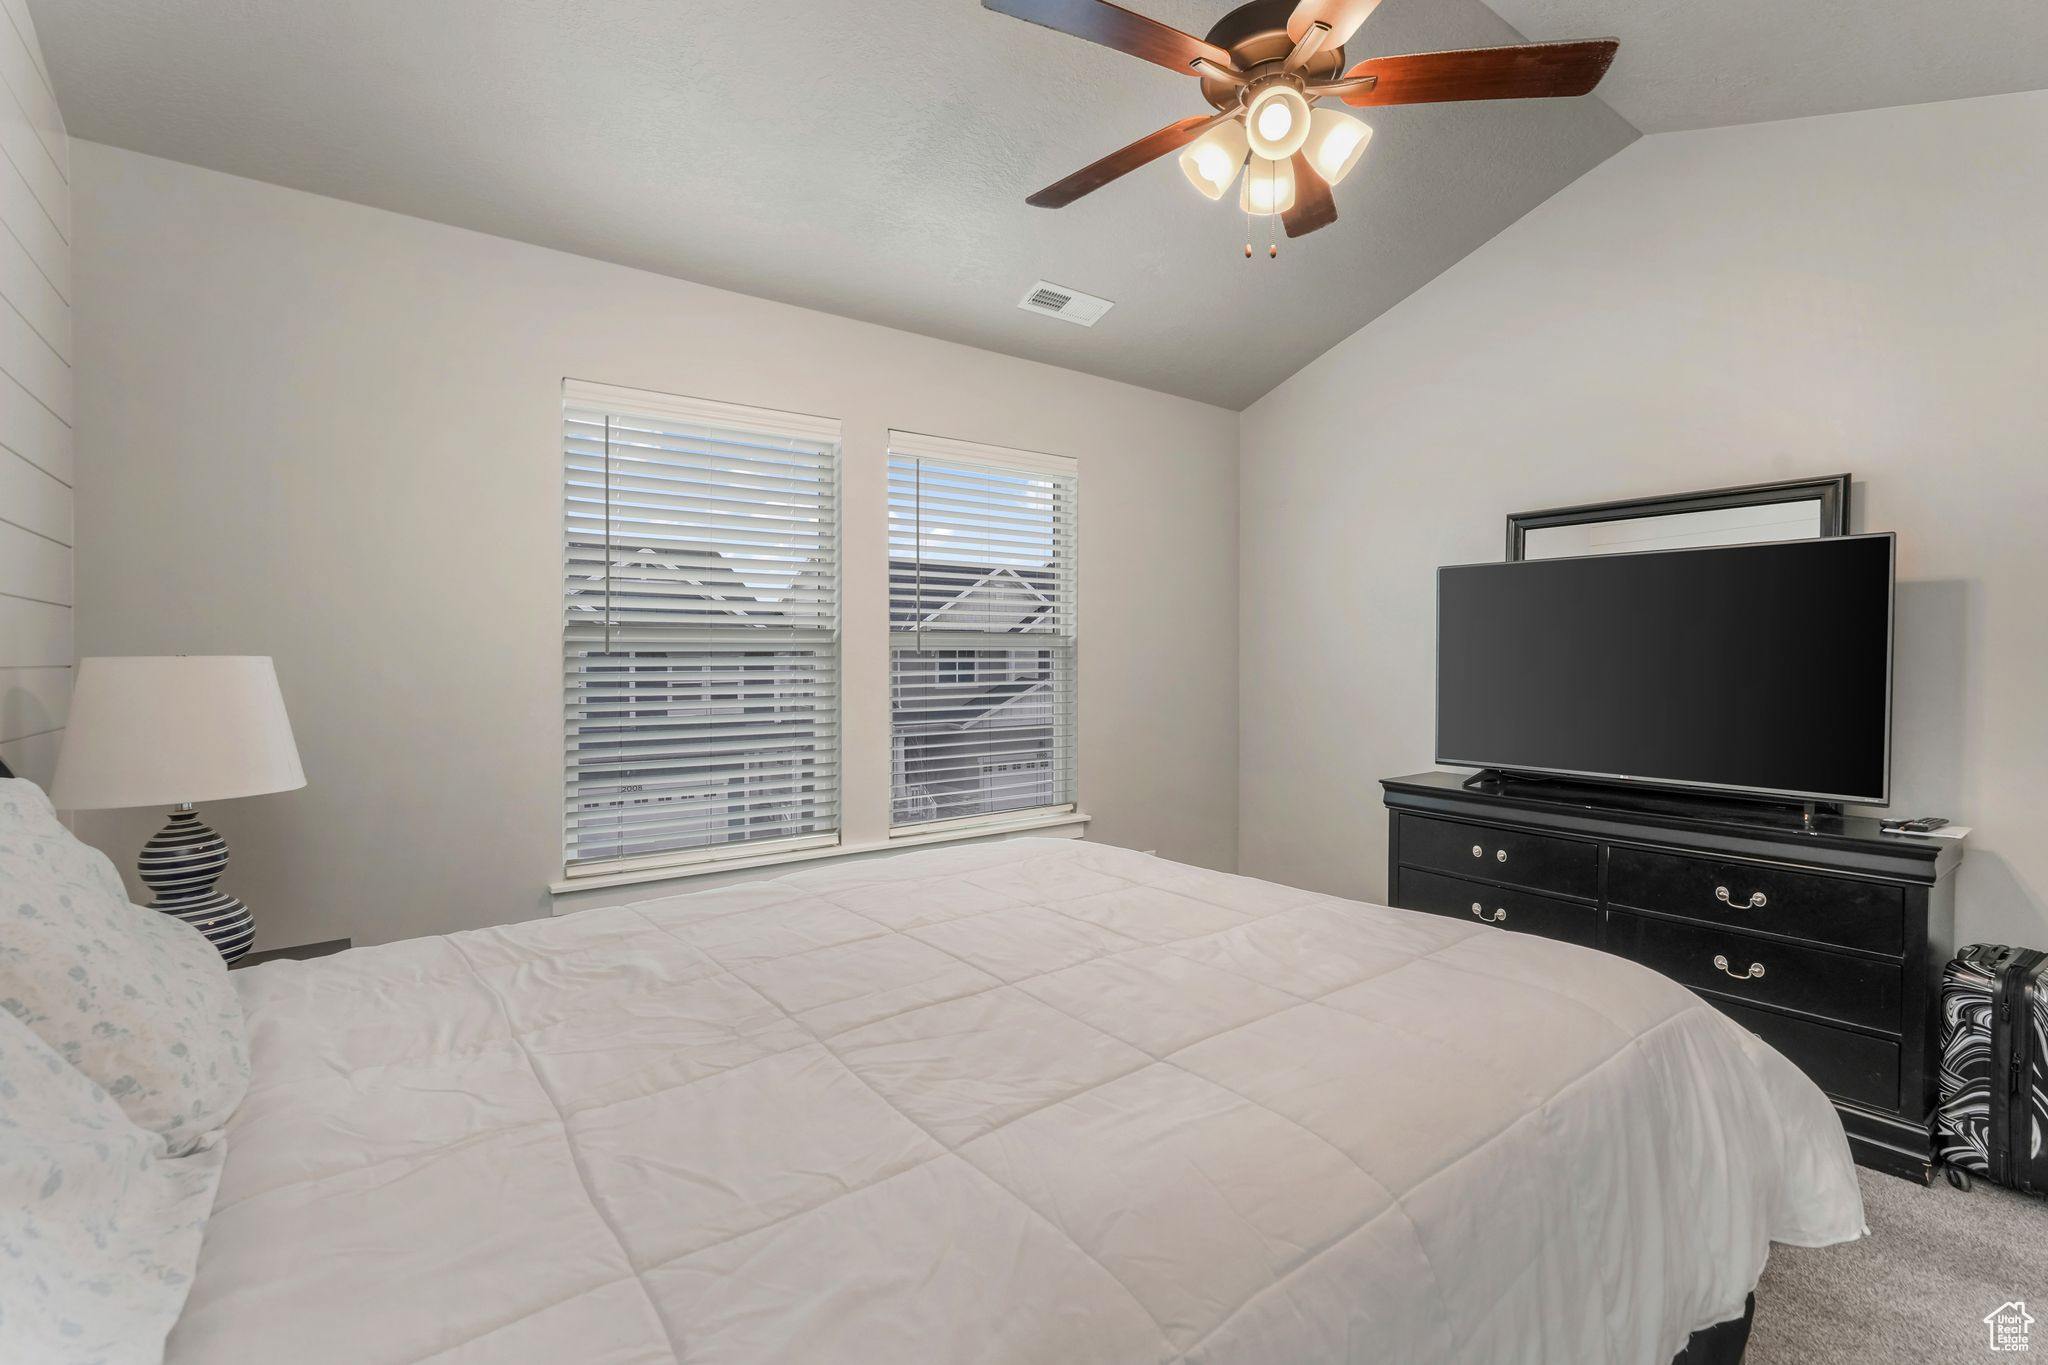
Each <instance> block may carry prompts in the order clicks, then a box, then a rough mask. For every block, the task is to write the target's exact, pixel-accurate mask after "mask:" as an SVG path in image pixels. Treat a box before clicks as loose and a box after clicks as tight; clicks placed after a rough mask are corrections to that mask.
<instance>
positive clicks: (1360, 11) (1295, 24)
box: [1287, 0, 1380, 51]
mask: <svg viewBox="0 0 2048 1365" xmlns="http://www.w3.org/2000/svg"><path fill="white" fill-rule="evenodd" d="M1379 7H1380V0H1301V3H1300V4H1298V5H1296V6H1295V7H1294V13H1292V14H1290V15H1288V16H1287V36H1288V37H1290V38H1292V39H1294V41H1295V42H1297V43H1298V42H1300V41H1301V35H1302V34H1304V33H1307V32H1308V26H1309V25H1310V24H1327V25H1329V28H1330V36H1329V37H1327V38H1325V39H1323V48H1324V50H1325V51H1327V50H1328V49H1330V48H1333V47H1342V46H1344V44H1346V43H1348V42H1350V41H1351V35H1352V34H1354V33H1356V32H1358V26H1359V25H1360V24H1362V23H1364V22H1365V21H1366V19H1367V18H1368V17H1370V16H1371V14H1372V12H1373V11H1374V10H1376V9H1378V8H1379Z"/></svg>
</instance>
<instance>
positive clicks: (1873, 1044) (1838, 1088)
mask: <svg viewBox="0 0 2048 1365" xmlns="http://www.w3.org/2000/svg"><path fill="white" fill-rule="evenodd" d="M1714 1006H1715V1008H1717V1009H1719V1010H1720V1011H1721V1012H1722V1013H1723V1014H1725V1015H1727V1016H1728V1017H1729V1018H1730V1019H1733V1020H1734V1021H1735V1022H1736V1023H1738V1024H1740V1025H1742V1026H1743V1027H1744V1028H1746V1029H1748V1030H1749V1031H1750V1032H1751V1033H1754V1034H1756V1035H1757V1036H1758V1037H1760V1038H1762V1039H1763V1040H1764V1041H1765V1042H1767V1043H1769V1044H1770V1045H1771V1046H1772V1047H1774V1048H1776V1049H1778V1051H1780V1052H1782V1053H1784V1054H1785V1060H1787V1061H1789V1062H1791V1063H1792V1064H1793V1065H1794V1066H1796V1067H1798V1068H1799V1069H1800V1070H1801V1071H1804V1072H1805V1073H1806V1074H1807V1075H1808V1076H1809V1077H1811V1078H1812V1079H1813V1083H1814V1084H1815V1085H1817V1086H1819V1087H1820V1088H1821V1089H1823V1090H1825V1091H1827V1092H1828V1094H1830V1095H1832V1096H1834V1097H1835V1098H1836V1099H1838V1100H1850V1101H1853V1102H1855V1103H1857V1104H1867V1105H1869V1106H1871V1107H1872V1108H1873V1109H1896V1108H1898V1106H1899V1045H1898V1044H1897V1043H1894V1042H1891V1041H1890V1040H1888V1039H1884V1038H1873V1037H1871V1036H1870V1035H1869V1034H1867V1033H1851V1032H1850V1031H1849V1030H1848V1029H1845V1028H1833V1027H1830V1026H1829V1025H1827V1024H1816V1023H1812V1022H1809V1021H1808V1020H1805V1019H1794V1018H1793V1017H1792V1016H1791V1015H1789V1014H1774V1013H1772V1012H1771V1011H1770V1010H1758V1009H1751V1008H1750V1007H1749V1006H1747V1005H1738V1004H1736V1003H1735V1002H1734V1001H1732V1000H1716V1001H1715V1002H1714Z"/></svg>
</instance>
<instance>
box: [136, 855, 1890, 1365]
mask: <svg viewBox="0 0 2048 1365" xmlns="http://www.w3.org/2000/svg"><path fill="white" fill-rule="evenodd" d="M235 979H236V984H237V986H238V988H239V989H240V991H241V994H242V999H243V1003H244V1005H245V1008H246V1010H247V1013H248V1019H249V1028H250V1044H251V1051H252V1056H253V1062H254V1079H253V1081H252V1084H251V1087H250V1090H249V1095H248V1098H247V1100H246V1101H245V1102H244V1104H243V1106H242V1108H241V1110H240V1112H239V1113H238V1115H237V1116H236V1118H235V1119H234V1121H233V1123H232V1124H231V1126H230V1128H229V1130H228V1138H227V1141H228V1156H227V1164H226V1169H225V1172H224V1174H223V1177H222V1181H221V1186H220V1193H219V1198H218V1203H217V1206H216V1209H215V1212H214V1215H213V1219H212V1222H211V1224H210V1226H209V1228H208V1230H207V1234H206V1240H205V1243H204V1246H203V1248H202V1251H201V1257H200V1266H199V1272H198V1277H197V1280H196V1282H195V1285H194V1288H193V1293H192V1296H191V1298H190V1301H189V1302H188V1304H187V1307H186V1310H185V1313H184V1316H183V1318H182V1319H181V1320H180V1322H179V1325H178V1327H177V1329H176V1331H175V1332H174V1333H173V1335H172V1338H171V1345H170V1352H169V1359H170V1361H171V1362H173V1365H228V1363H237V1365H238V1363H239V1362H271V1361H291V1362H294V1365H314V1362H335V1363H336V1365H381V1363H382V1362H413V1361H427V1360H431V1361H435V1362H445V1363H451V1365H452V1362H457V1361H462V1362H484V1361H489V1362H510V1363H512V1365H528V1363H531V1365H558V1363H559V1365H568V1363H570V1362H574V1363H575V1365H646V1363H648V1362H669V1361H683V1360H687V1361H692V1362H697V1361H702V1362H749V1363H754V1362H769V1361H775V1362H790V1363H791V1365H797V1363H799V1362H801V1363H802V1365H826V1363H828V1362H829V1363H834V1365H836V1363H837V1362H876V1365H911V1363H913V1362H955V1361H963V1362H964V1361H987V1362H997V1363H999V1365H1016V1363H1020V1362H1044V1365H1079V1363H1080V1362H1091V1361H1100V1362H1114V1363H1115V1365H1131V1363H1132V1362H1158V1361H1181V1360H1186V1361H1200V1362H1217V1363H1218V1365H1223V1363H1224V1362H1229V1363H1231V1365H1238V1363H1243V1365H1250V1363H1252V1362H1260V1363H1262V1365H1311V1363H1313V1362H1336V1361H1375V1362H1399V1363H1400V1365H1428V1363H1430V1362H1445V1363H1446V1365H1449V1363H1451V1362H1455V1363H1456V1365H1483V1363H1484V1362H1496V1361H1499V1362H1506V1361H1527V1362H1569V1363H1570V1365H1599V1362H1616V1363H1617V1365H1664V1363H1665V1362H1667V1361H1669V1360H1670V1358H1671V1356H1672V1355H1673V1354H1674V1353H1675V1352H1676V1351H1677V1349H1678V1348H1679V1347H1680V1346H1681V1345H1682V1344H1683V1342H1684V1341H1685V1339H1686V1337H1687V1336H1688V1334H1690V1333H1691V1332H1693V1331H1694V1330H1695V1329H1698V1328H1700V1327H1703V1326H1706V1325H1708V1324H1711V1323H1713V1322H1716V1321H1720V1320H1724V1319H1727V1318H1730V1317H1734V1316H1737V1315H1739V1314H1740V1312H1741V1311H1742V1304H1743V1299H1744V1296H1745V1295H1746V1294H1747V1293H1748V1292H1749V1290H1750V1289H1751V1288H1752V1287H1753V1285H1754V1284H1755V1282H1756V1279H1757V1276H1758V1274H1759V1272H1760V1271H1761V1269H1762V1266H1763V1262H1764V1257H1765V1254H1766V1251H1767V1249H1768V1242H1769V1241H1770V1240H1773V1239H1775V1240H1778V1241H1783V1242H1791V1243H1797V1244H1802V1245H1811V1244H1824V1243H1829V1242H1835V1241H1841V1240H1846V1239H1849V1238H1853V1237H1855V1236H1857V1235H1858V1234H1859V1233H1860V1231H1861V1229H1862V1209H1861V1204H1860V1201H1859V1198H1858V1194H1857V1188H1856V1181H1855V1176H1854V1171H1853V1169H1852V1167H1851V1165H1850V1158H1849V1152H1848V1147H1847V1144H1846V1142H1845V1140H1844V1138H1843V1136H1842V1131H1841V1128H1840V1125H1839V1123H1838V1121H1837V1120H1836V1118H1835V1115H1834V1112H1833V1110H1832V1109H1831V1108H1830V1107H1829V1105H1828V1104H1827V1102H1826V1100H1825V1099H1824V1098H1823V1097H1822V1096H1821V1094H1820V1092H1819V1091H1818V1090H1816V1089H1815V1088H1814V1086H1813V1085H1812V1084H1811V1083H1810V1082H1808V1081H1807V1080H1806V1079H1805V1078H1804V1077H1803V1076H1802V1075H1800V1074H1799V1073H1798V1072H1797V1071H1796V1070H1795V1069H1794V1068H1793V1067H1791V1066H1790V1065H1789V1064H1788V1063H1786V1062H1785V1061H1784V1060H1783V1059H1781V1058H1780V1057H1779V1056H1778V1055H1777V1054H1776V1053H1775V1052H1773V1051H1771V1050H1770V1049H1769V1048H1768V1047H1766V1046H1765V1045H1764V1044H1763V1043H1762V1042H1760V1041H1759V1040H1757V1039H1756V1038H1755V1037H1754V1036H1752V1035H1751V1034H1749V1033H1747V1032H1746V1031H1744V1030H1742V1029H1741V1028H1738V1027H1737V1026H1735V1025H1734V1024H1732V1023H1731V1022H1729V1021H1728V1020H1727V1019H1725V1018H1724V1017H1722V1016H1721V1015H1720V1014H1719V1013H1717V1012H1716V1011H1714V1010H1712V1009H1710V1008H1708V1007H1706V1006H1705V1005H1703V1004H1702V1003H1700V1001H1699V1000H1698V999H1697V998H1696V997H1694V996H1693V995H1691V994H1690V993H1688V992H1687V991H1685V990H1683V989H1681V988H1680V987H1678V986H1676V985H1674V984H1672V983H1671V982H1669V981H1667V980H1665V979H1664V978H1662V977H1660V976H1657V975H1655V974H1654V973H1651V972H1649V971H1647V970H1645V969H1643V968H1640V967H1637V966H1634V965H1632V964H1630V963H1627V962H1624V961H1622V960H1621V959H1619V958H1614V957H1609V956H1606V955H1603V954H1600V953H1596V952H1593V951H1590V950H1587V949H1582V948H1575V947H1571V946H1568V945H1565V944H1559V943H1553V942H1549V941H1546V940H1542V939H1536V938H1529V937H1522V936H1518V935H1511V934H1508V933H1504V932H1502V931H1500V930H1497V929H1492V928H1488V927H1486V926H1482V925H1479V924H1477V923H1473V924H1465V923H1461V922H1459V921H1456V920H1450V919H1443V918H1436V917H1432V916H1427V915H1421V914H1414V913H1410V912H1406V911H1400V910H1390V909H1386V908H1383V907H1378V906H1371V905H1361V904H1357V903H1353V902H1347V901H1340V900H1335V899H1331V898H1329V897H1325V896H1318V895H1313V894H1310V893H1307V892H1302V891H1296V890H1291V889H1288V888H1285V887H1280V886H1274V885H1270V884H1267V883H1262V882H1257V881H1251V880H1248V879H1244V878H1238V877H1229V876H1224V875H1222V874H1219V873H1212V872H1207V871H1202V870H1198V869H1195V868H1189V867H1184V866H1180V865H1178V864H1174V863H1169V862H1165V861H1162V860H1160V859H1157V858H1152V857H1147V856H1144V855H1141V854H1137V853H1132V852H1127V851H1125V850H1121V849H1115V848H1109V847H1104V846H1101V845H1094V844H1085V843H1078V842H1070V841H1062V840H1016V841H1012V842H1007V843H998V844H991V845H978V846H971V847H960V848H952V849H945V850H940V851H933V852H920V853H910V854H905V855H902V856H899V857H895V858H889V859H880V860H874V861H868V862H857V863H852V864H844V865H839V866H833V867H829V868H825V869H822V870H815V871H808V872H803V873H799V874H797V875H795V876H788V877H782V878H779V879H777V880H773V881H765V882H756V883H750V884H747V885H743V886H735V887H729V888H724V889H719V890H714V891H707V892H701V893H698V894H695V895H687V896H678V897H674V898H670V899H665V900H656V901H648V902H645V903H642V904H639V905H635V906H630V907H626V908H621V909H607V910H593V911H586V912H583V913H580V914H575V915H570V916H565V917H563V918H560V919H555V920H549V921H539V922H533V923H526V924H518V925H514V926H511V927H508V928H503V929H491V930H483V931H479V932H474V933H466V934H457V935H454V936H451V937H446V938H429V939H419V940H415V941H412V942H406V943H398V944H391V945H388V946H384V947H378V948H370V949H364V950H358V951H355V952H350V953H345V954H342V955H339V956H337V957H333V958H328V959H324V960H320V961H315V962H307V963H292V962H286V963H278V964H274V965H266V966H263V967H259V968H256V969H253V970H251V971H247V972H241V973H237V974H236V978H235Z"/></svg>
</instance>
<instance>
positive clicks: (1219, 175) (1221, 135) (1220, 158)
mask: <svg viewBox="0 0 2048 1365" xmlns="http://www.w3.org/2000/svg"><path fill="white" fill-rule="evenodd" d="M1250 151H1251V143H1250V140H1249V139H1248V138H1247V137H1246V136H1245V131H1244V125H1243V124H1242V123H1239V122H1238V121H1237V120H1236V119H1231V120H1228V121H1227V122H1224V123H1219V124H1217V125H1216V126H1215V127H1214V128H1211V129H1210V130H1209V131H1208V132H1206V133H1204V134H1202V135H1201V136H1200V137H1198V138H1196V139H1195V140H1194V141H1193V142H1191V143H1189V144H1188V149H1187V150H1186V151H1184V152H1182V153H1181V154H1180V169H1181V174H1183V175H1185V176H1186V177H1187V178H1188V183H1189V184H1190V185H1193V186H1194V187H1195V188H1196V189H1198V190H1200V191H1201V192H1202V193H1203V194H1206V195H1208V196H1209V197H1210V198H1211V199H1221V198H1222V197H1223V196H1224V195H1225V194H1227V193H1229V191H1230V186H1231V182H1233V181H1235V180H1236V179H1237V172H1238V169H1239V168H1240V167H1242V166H1243V165H1244V159H1245V157H1246V155H1247V154H1249V152H1250Z"/></svg>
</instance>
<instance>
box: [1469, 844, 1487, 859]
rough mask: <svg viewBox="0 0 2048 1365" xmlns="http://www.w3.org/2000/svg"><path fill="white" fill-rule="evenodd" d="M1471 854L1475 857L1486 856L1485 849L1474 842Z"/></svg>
mask: <svg viewBox="0 0 2048 1365" xmlns="http://www.w3.org/2000/svg"><path fill="white" fill-rule="evenodd" d="M1472 856H1473V857H1475V858H1484V857H1485V856H1486V850H1485V849H1483V848H1481V847H1480V846H1479V845H1477V844H1474V845H1472Z"/></svg>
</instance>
